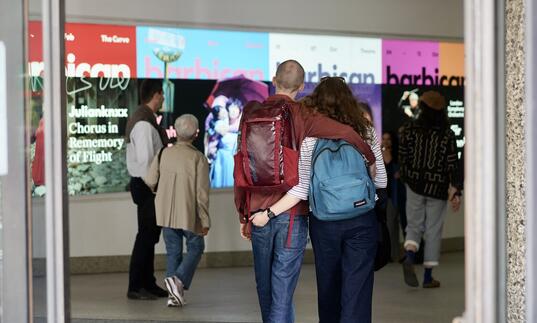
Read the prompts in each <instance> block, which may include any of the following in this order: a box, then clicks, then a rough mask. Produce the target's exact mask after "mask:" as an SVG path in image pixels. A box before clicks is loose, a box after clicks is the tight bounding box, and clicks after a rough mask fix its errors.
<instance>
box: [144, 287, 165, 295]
mask: <svg viewBox="0 0 537 323" xmlns="http://www.w3.org/2000/svg"><path fill="white" fill-rule="evenodd" d="M146 290H147V291H148V292H150V293H151V294H153V295H154V296H156V297H160V298H165V297H168V291H167V290H165V289H162V288H160V286H158V285H155V286H153V287H151V288H146Z"/></svg>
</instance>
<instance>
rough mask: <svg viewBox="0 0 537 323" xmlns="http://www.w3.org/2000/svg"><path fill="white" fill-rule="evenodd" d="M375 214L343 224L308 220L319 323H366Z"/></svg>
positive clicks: (369, 295) (370, 293)
mask: <svg viewBox="0 0 537 323" xmlns="http://www.w3.org/2000/svg"><path fill="white" fill-rule="evenodd" d="M377 225H378V223H377V218H376V215H375V211H374V210H372V211H370V212H368V213H366V214H363V215H361V216H358V217H356V218H354V219H350V220H343V221H333V222H328V221H320V220H318V219H316V218H315V216H311V217H310V237H311V242H312V245H313V252H314V254H315V270H316V273H317V295H318V296H317V300H318V306H319V322H320V323H337V322H339V323H351V322H352V323H369V322H371V307H372V297H373V280H374V279H373V265H374V262H375V254H376V251H377V234H378V233H377Z"/></svg>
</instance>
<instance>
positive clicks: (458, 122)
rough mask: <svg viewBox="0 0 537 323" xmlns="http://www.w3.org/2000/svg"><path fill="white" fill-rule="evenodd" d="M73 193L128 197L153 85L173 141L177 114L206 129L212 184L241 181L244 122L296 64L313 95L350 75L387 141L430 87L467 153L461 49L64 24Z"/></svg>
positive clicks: (34, 62)
mask: <svg viewBox="0 0 537 323" xmlns="http://www.w3.org/2000/svg"><path fill="white" fill-rule="evenodd" d="M29 34H30V38H29V52H28V57H29V62H28V71H29V74H30V82H29V86H30V91H29V93H30V94H31V95H30V102H31V106H32V109H31V117H30V119H31V123H32V136H31V138H32V145H31V154H32V161H33V162H32V174H31V177H32V179H33V186H32V192H33V193H34V194H36V195H43V194H45V192H46V189H45V185H44V184H45V178H44V162H43V159H44V155H43V154H44V149H43V144H42V142H43V130H44V129H43V122H42V95H41V93H42V88H43V86H44V84H43V80H42V76H43V71H44V65H43V59H42V57H43V55H42V54H43V53H42V32H41V23H40V22H38V21H32V22H30V25H29ZM65 46H66V57H65V73H66V74H65V75H66V90H67V93H66V96H67V113H68V115H67V131H68V135H69V137H68V139H67V140H68V141H67V146H68V155H67V156H66V158H67V160H68V172H69V180H68V183H69V188H68V190H69V193H70V194H72V195H80V194H96V193H105V192H121V191H125V190H126V189H127V184H128V181H129V175H128V173H127V170H126V162H125V142H124V138H123V136H124V132H125V125H126V121H127V118H128V116H129V115H130V114H131V113H132V112H133V111H134V109H136V107H137V106H138V104H139V99H138V87H139V84H140V82H141V81H142V80H143V79H146V78H159V79H162V82H163V90H164V96H165V101H164V105H163V109H162V111H159V120H160V122H161V126H163V127H164V128H165V129H166V130H167V133H168V135H169V137H171V138H173V137H174V136H175V130H174V129H173V123H174V120H175V118H177V117H178V116H180V115H181V114H184V113H191V114H193V115H195V116H196V117H197V118H198V120H199V122H200V136H199V138H197V139H196V141H195V142H194V145H195V146H196V147H197V148H198V149H199V150H200V151H202V152H203V153H204V154H205V155H206V157H207V159H208V161H209V163H210V172H211V173H210V178H211V186H212V187H213V188H226V187H227V188H229V187H231V186H232V185H233V182H232V169H233V160H232V156H233V154H234V152H235V151H236V147H235V145H236V138H237V130H238V129H237V128H238V121H239V120H240V117H241V116H242V109H243V108H244V106H245V105H246V103H247V102H248V101H249V100H251V99H257V100H260V101H262V100H263V99H264V98H266V97H267V96H268V95H269V92H271V91H273V89H271V80H272V77H273V76H274V74H275V72H276V69H277V67H278V65H279V64H280V63H281V62H283V61H285V60H287V59H295V60H297V61H299V62H300V63H301V64H302V65H303V66H304V69H305V82H306V84H305V90H304V91H303V92H302V93H300V94H299V97H302V96H304V95H307V94H309V93H311V91H313V89H314V88H315V86H316V85H317V84H318V82H319V81H320V80H321V78H322V77H324V76H339V77H342V78H343V79H344V80H345V82H346V83H347V84H348V85H349V87H350V89H351V90H352V92H353V94H354V96H355V97H356V99H357V100H359V101H363V102H367V103H368V104H369V106H370V107H371V117H372V120H373V123H374V126H375V129H376V131H377V134H378V135H379V137H380V136H381V133H382V132H385V131H392V132H394V131H397V129H398V128H399V127H400V126H401V125H402V124H403V123H405V122H407V121H408V120H411V119H412V118H413V117H415V115H416V114H415V113H416V111H417V110H415V107H416V106H417V101H418V98H419V96H420V95H421V94H422V93H423V92H424V91H426V90H428V89H435V90H438V91H439V92H440V93H442V94H443V95H444V96H445V97H446V100H447V103H448V115H449V117H450V120H451V122H452V130H453V131H454V133H455V134H456V136H457V145H458V146H459V149H460V148H461V147H463V145H464V142H465V138H464V129H463V128H464V122H463V120H464V119H463V118H464V108H465V107H464V105H465V104H464V84H465V77H464V45H463V44H462V43H449V42H437V41H415V40H393V39H380V38H366V37H351V36H330V35H305V34H287V33H268V32H248V31H228V30H209V29H190V28H165V27H158V26H154V27H153V26H114V25H99V24H78V23H67V24H66V28H65Z"/></svg>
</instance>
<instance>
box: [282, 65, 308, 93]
mask: <svg viewBox="0 0 537 323" xmlns="http://www.w3.org/2000/svg"><path fill="white" fill-rule="evenodd" d="M275 81H276V86H277V87H279V88H280V89H282V90H286V91H296V90H298V88H299V87H300V86H301V85H302V83H304V68H303V67H302V65H300V63H298V62H297V61H295V60H288V61H285V62H283V63H281V64H280V65H279V66H278V69H277V70H276V76H275Z"/></svg>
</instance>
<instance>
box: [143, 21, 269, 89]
mask: <svg viewBox="0 0 537 323" xmlns="http://www.w3.org/2000/svg"><path fill="white" fill-rule="evenodd" d="M136 34H137V49H136V56H137V66H138V74H137V76H138V78H169V79H201V80H220V79H226V78H230V77H234V76H238V75H244V76H245V77H247V78H249V79H253V80H259V81H264V80H268V79H269V75H268V48H267V47H268V33H256V32H241V31H222V30H204V29H180V28H161V27H137V28H136ZM165 69H166V70H167V73H166V75H165V73H164V70H165Z"/></svg>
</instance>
